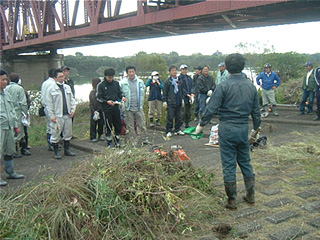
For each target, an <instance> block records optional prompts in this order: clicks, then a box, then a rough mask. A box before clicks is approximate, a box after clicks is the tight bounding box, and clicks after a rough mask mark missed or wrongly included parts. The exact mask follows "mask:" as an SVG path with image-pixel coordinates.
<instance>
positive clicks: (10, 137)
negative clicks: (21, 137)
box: [0, 129, 16, 157]
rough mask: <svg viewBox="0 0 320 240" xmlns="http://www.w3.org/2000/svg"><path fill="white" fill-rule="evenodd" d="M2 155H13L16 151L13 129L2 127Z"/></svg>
mask: <svg viewBox="0 0 320 240" xmlns="http://www.w3.org/2000/svg"><path fill="white" fill-rule="evenodd" d="M0 138H1V143H0V157H1V156H2V154H4V155H10V156H11V155H13V154H14V153H15V152H16V145H15V140H14V130H13V129H0Z"/></svg>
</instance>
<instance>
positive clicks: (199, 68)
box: [194, 66, 203, 71]
mask: <svg viewBox="0 0 320 240" xmlns="http://www.w3.org/2000/svg"><path fill="white" fill-rule="evenodd" d="M194 69H195V70H200V71H202V69H203V67H201V66H198V67H195V68H194Z"/></svg>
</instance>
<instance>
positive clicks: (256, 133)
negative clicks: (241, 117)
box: [249, 128, 261, 144]
mask: <svg viewBox="0 0 320 240" xmlns="http://www.w3.org/2000/svg"><path fill="white" fill-rule="evenodd" d="M260 130H261V128H258V129H257V130H254V129H252V130H251V133H250V136H249V140H250V144H252V143H254V142H256V141H257V140H258V139H259V132H260Z"/></svg>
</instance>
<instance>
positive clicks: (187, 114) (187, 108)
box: [183, 103, 192, 125]
mask: <svg viewBox="0 0 320 240" xmlns="http://www.w3.org/2000/svg"><path fill="white" fill-rule="evenodd" d="M191 108H192V105H191V104H190V103H186V104H184V107H183V121H184V123H185V124H186V125H188V124H189V122H190V119H191V114H192V112H191V110H192V109H191Z"/></svg>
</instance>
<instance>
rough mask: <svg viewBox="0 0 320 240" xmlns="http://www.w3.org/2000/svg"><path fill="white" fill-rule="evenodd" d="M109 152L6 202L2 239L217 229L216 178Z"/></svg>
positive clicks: (143, 155)
mask: <svg viewBox="0 0 320 240" xmlns="http://www.w3.org/2000/svg"><path fill="white" fill-rule="evenodd" d="M171 156H172V157H171V158H161V159H159V158H157V157H156V156H154V155H153V154H151V153H148V152H146V151H145V150H137V149H132V150H129V151H125V152H115V151H110V152H108V155H105V156H98V157H96V158H95V160H94V161H92V162H89V161H88V162H85V163H81V164H79V166H75V167H74V168H73V169H71V170H70V172H68V173H67V174H65V175H63V176H61V177H54V178H51V179H50V180H47V181H44V182H42V183H41V184H38V185H36V186H32V187H29V188H23V189H20V190H18V191H17V192H16V193H14V194H12V195H5V196H1V199H0V238H1V239H6V238H8V239H167V238H170V239H178V238H179V236H180V237H181V236H182V235H184V236H185V237H190V236H192V235H193V234H195V235H197V232H198V233H199V231H200V232H201V233H203V232H205V231H208V230H209V231H210V223H212V222H213V221H214V216H215V213H214V212H215V208H216V206H217V204H218V201H217V198H216V197H215V191H214V189H213V188H212V181H213V175H208V174H205V173H204V172H203V171H201V170H198V169H195V168H193V167H192V166H191V165H190V164H182V163H181V162H179V161H178V160H177V158H176V157H175V156H174V155H171Z"/></svg>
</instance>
